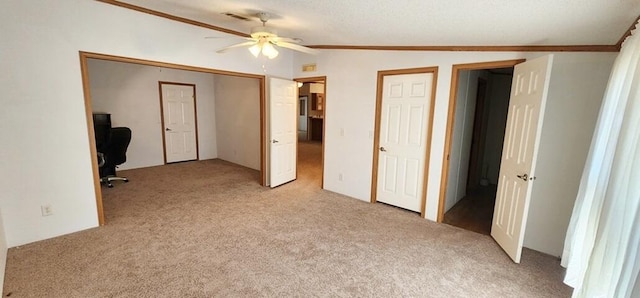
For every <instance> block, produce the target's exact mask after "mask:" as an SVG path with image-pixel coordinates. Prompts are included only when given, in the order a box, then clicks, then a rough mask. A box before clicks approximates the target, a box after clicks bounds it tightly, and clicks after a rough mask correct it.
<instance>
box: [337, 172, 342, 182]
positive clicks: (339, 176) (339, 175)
mask: <svg viewBox="0 0 640 298" xmlns="http://www.w3.org/2000/svg"><path fill="white" fill-rule="evenodd" d="M338 181H342V173H340V174H338Z"/></svg>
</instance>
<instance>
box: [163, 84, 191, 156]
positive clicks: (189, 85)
mask: <svg viewBox="0 0 640 298" xmlns="http://www.w3.org/2000/svg"><path fill="white" fill-rule="evenodd" d="M164 85H176V86H187V87H191V88H193V119H194V126H195V127H194V129H195V134H196V135H195V142H196V144H195V146H196V148H195V150H196V159H195V160H200V146H199V143H198V136H199V134H198V105H197V98H196V85H195V84H187V83H177V82H167V81H159V82H158V88H159V90H160V121H161V125H160V126H161V129H162V154H163V156H164V164H165V165H166V164H167V137H166V132H165V130H166V129H167V128H166V126H165V123H164V120H165V119H164V94H163V93H162V86H164Z"/></svg>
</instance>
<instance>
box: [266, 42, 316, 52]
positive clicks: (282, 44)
mask: <svg viewBox="0 0 640 298" xmlns="http://www.w3.org/2000/svg"><path fill="white" fill-rule="evenodd" d="M276 45H277V46H279V47H283V48H287V49H291V50H294V51H298V52H303V53H307V54H312V55H317V54H318V53H320V51H318V50H316V49H312V48H307V47H305V46H301V45H299V44H295V43H290V42H284V41H280V42H278V43H276Z"/></svg>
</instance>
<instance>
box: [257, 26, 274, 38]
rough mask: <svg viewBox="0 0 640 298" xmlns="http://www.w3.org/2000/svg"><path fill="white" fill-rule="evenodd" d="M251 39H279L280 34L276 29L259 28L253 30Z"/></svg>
mask: <svg viewBox="0 0 640 298" xmlns="http://www.w3.org/2000/svg"><path fill="white" fill-rule="evenodd" d="M251 37H253V38H260V37H267V38H268V37H278V33H277V32H276V30H275V29H273V28H270V27H267V26H259V27H253V28H251Z"/></svg>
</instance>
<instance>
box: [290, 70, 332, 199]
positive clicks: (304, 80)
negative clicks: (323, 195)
mask: <svg viewBox="0 0 640 298" xmlns="http://www.w3.org/2000/svg"><path fill="white" fill-rule="evenodd" d="M293 80H294V81H296V82H300V83H311V82H320V81H322V82H324V102H323V103H322V104H323V105H324V106H323V108H322V157H321V163H320V165H321V170H320V177H321V178H320V179H321V180H322V181H320V188H322V189H324V143H325V137H324V136H325V132H326V131H327V130H326V127H327V117H325V113H326V111H327V77H326V76H319V77H306V78H295V79H293ZM310 104H311V98H307V113H308V112H309V110H308V109H309V105H310ZM298 109H300V107H298ZM307 130H309V125H307ZM307 136H308V135H307ZM307 139H309V138H308V137H307ZM296 156H298V152H296Z"/></svg>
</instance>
